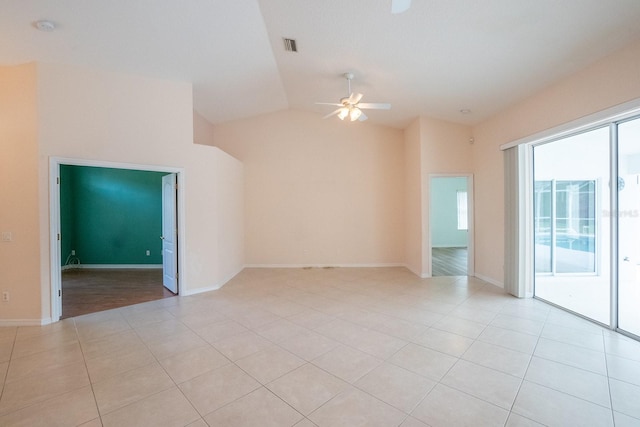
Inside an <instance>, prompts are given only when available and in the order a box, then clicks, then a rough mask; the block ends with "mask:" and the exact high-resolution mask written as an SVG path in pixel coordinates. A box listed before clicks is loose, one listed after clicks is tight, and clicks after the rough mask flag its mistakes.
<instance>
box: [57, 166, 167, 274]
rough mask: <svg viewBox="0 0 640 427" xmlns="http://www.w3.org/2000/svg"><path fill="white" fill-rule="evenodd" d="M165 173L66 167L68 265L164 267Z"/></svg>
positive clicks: (63, 217)
mask: <svg viewBox="0 0 640 427" xmlns="http://www.w3.org/2000/svg"><path fill="white" fill-rule="evenodd" d="M163 175H166V173H164V172H149V171H137V170H126V169H111V168H99V167H88V166H70V165H61V166H60V180H61V182H60V226H61V234H62V240H61V247H62V253H61V259H62V263H63V264H64V263H65V262H66V260H67V257H68V256H69V255H70V253H71V250H75V251H76V255H75V256H76V257H77V258H78V259H79V260H80V262H81V263H82V264H162V256H161V251H162V241H161V240H160V236H161V235H162V176H163ZM147 250H149V251H150V256H147V255H146V251H147Z"/></svg>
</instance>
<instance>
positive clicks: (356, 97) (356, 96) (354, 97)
mask: <svg viewBox="0 0 640 427" xmlns="http://www.w3.org/2000/svg"><path fill="white" fill-rule="evenodd" d="M361 99H362V94H361V93H352V94H351V95H349V99H348V101H347V102H348V103H349V104H351V105H355V104H357V103H358V102H360V100H361Z"/></svg>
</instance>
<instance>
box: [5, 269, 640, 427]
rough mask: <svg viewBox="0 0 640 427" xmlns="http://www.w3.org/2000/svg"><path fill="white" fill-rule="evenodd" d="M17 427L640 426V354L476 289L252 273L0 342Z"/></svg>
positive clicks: (312, 272) (608, 335)
mask: <svg viewBox="0 0 640 427" xmlns="http://www.w3.org/2000/svg"><path fill="white" fill-rule="evenodd" d="M0 393H2V394H1V397H0V426H14V425H21V426H22V425H25V426H40V425H41V426H52V425H56V426H79V425H81V426H92V427H93V426H100V425H104V426H145V425H148V426H207V425H209V426H234V427H235V426H278V427H281V426H294V425H295V426H298V427H302V426H321V427H322V426H349V427H354V426H402V427H421V426H422V427H424V426H434V427H436V426H455V425H468V426H494V425H495V426H537V425H550V426H553V425H557V426H612V425H617V426H640V343H638V342H636V341H633V340H630V339H628V338H626V337H624V336H621V335H619V334H616V333H613V332H610V331H608V330H606V329H602V328H600V327H598V326H596V325H594V324H592V323H589V322H587V321H584V320H582V319H580V318H577V317H575V316H572V315H570V314H567V313H565V312H562V311H560V310H558V309H556V308H553V307H550V306H549V305H546V304H544V303H542V302H540V301H536V300H531V299H526V300H524V299H516V298H513V297H511V296H508V295H506V294H505V293H504V292H503V291H502V290H501V289H498V288H496V287H494V286H492V285H490V284H487V283H485V282H482V281H480V280H477V279H474V278H467V277H438V278H433V279H418V278H416V277H415V276H414V275H413V274H411V273H410V272H408V271H407V270H405V269H403V268H362V269H346V268H337V269H247V270H244V271H243V272H242V273H240V274H239V275H238V276H237V277H235V278H234V279H233V280H232V281H231V282H230V283H228V284H227V285H226V286H225V287H224V288H223V289H221V290H219V291H214V292H208V293H205V294H200V295H194V296H189V297H176V298H170V299H164V300H160V301H154V302H149V303H143V304H138V305H134V306H129V307H124V308H120V309H116V310H110V311H105V312H100V313H95V314H91V315H86V316H82V317H77V318H72V319H67V320H64V321H61V322H58V323H55V324H51V325H47V326H43V327H18V328H6V327H5V328H0Z"/></svg>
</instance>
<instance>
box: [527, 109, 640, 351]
mask: <svg viewBox="0 0 640 427" xmlns="http://www.w3.org/2000/svg"><path fill="white" fill-rule="evenodd" d="M639 140H640V117H637V116H636V117H631V118H629V119H625V120H621V121H617V122H616V121H612V122H609V123H606V124H601V125H600V126H594V127H593V128H591V129H588V130H585V131H582V132H578V133H575V134H572V135H569V136H566V137H562V138H558V139H555V140H551V141H548V142H543V143H540V144H537V145H534V147H533V167H534V180H533V195H534V201H533V207H534V213H533V216H532V217H533V227H532V228H533V243H534V245H533V246H534V254H535V255H534V271H535V276H534V295H535V296H536V297H537V298H540V299H543V300H545V301H548V302H550V303H553V304H555V305H557V306H559V307H561V308H564V309H566V310H569V311H572V312H574V313H576V314H578V315H581V316H583V317H585V318H588V319H590V320H593V321H596V322H598V323H601V324H603V325H606V326H608V327H610V328H612V329H615V330H617V331H619V332H622V333H625V334H627V335H631V336H633V337H635V338H636V339H640V312H639V311H638V307H640V243H639V242H640V144H638V141H639ZM616 190H617V191H616Z"/></svg>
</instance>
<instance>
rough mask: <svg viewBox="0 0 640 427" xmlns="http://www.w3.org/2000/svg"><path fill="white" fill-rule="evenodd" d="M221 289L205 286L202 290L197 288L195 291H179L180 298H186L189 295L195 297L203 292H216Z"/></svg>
mask: <svg viewBox="0 0 640 427" xmlns="http://www.w3.org/2000/svg"><path fill="white" fill-rule="evenodd" d="M221 287H222V286H207V287H204V288H197V289H187V290H183V289H180V296H181V297H188V296H189V295H197V294H201V293H203V292H210V291H217V290H218V289H220V288H221Z"/></svg>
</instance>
